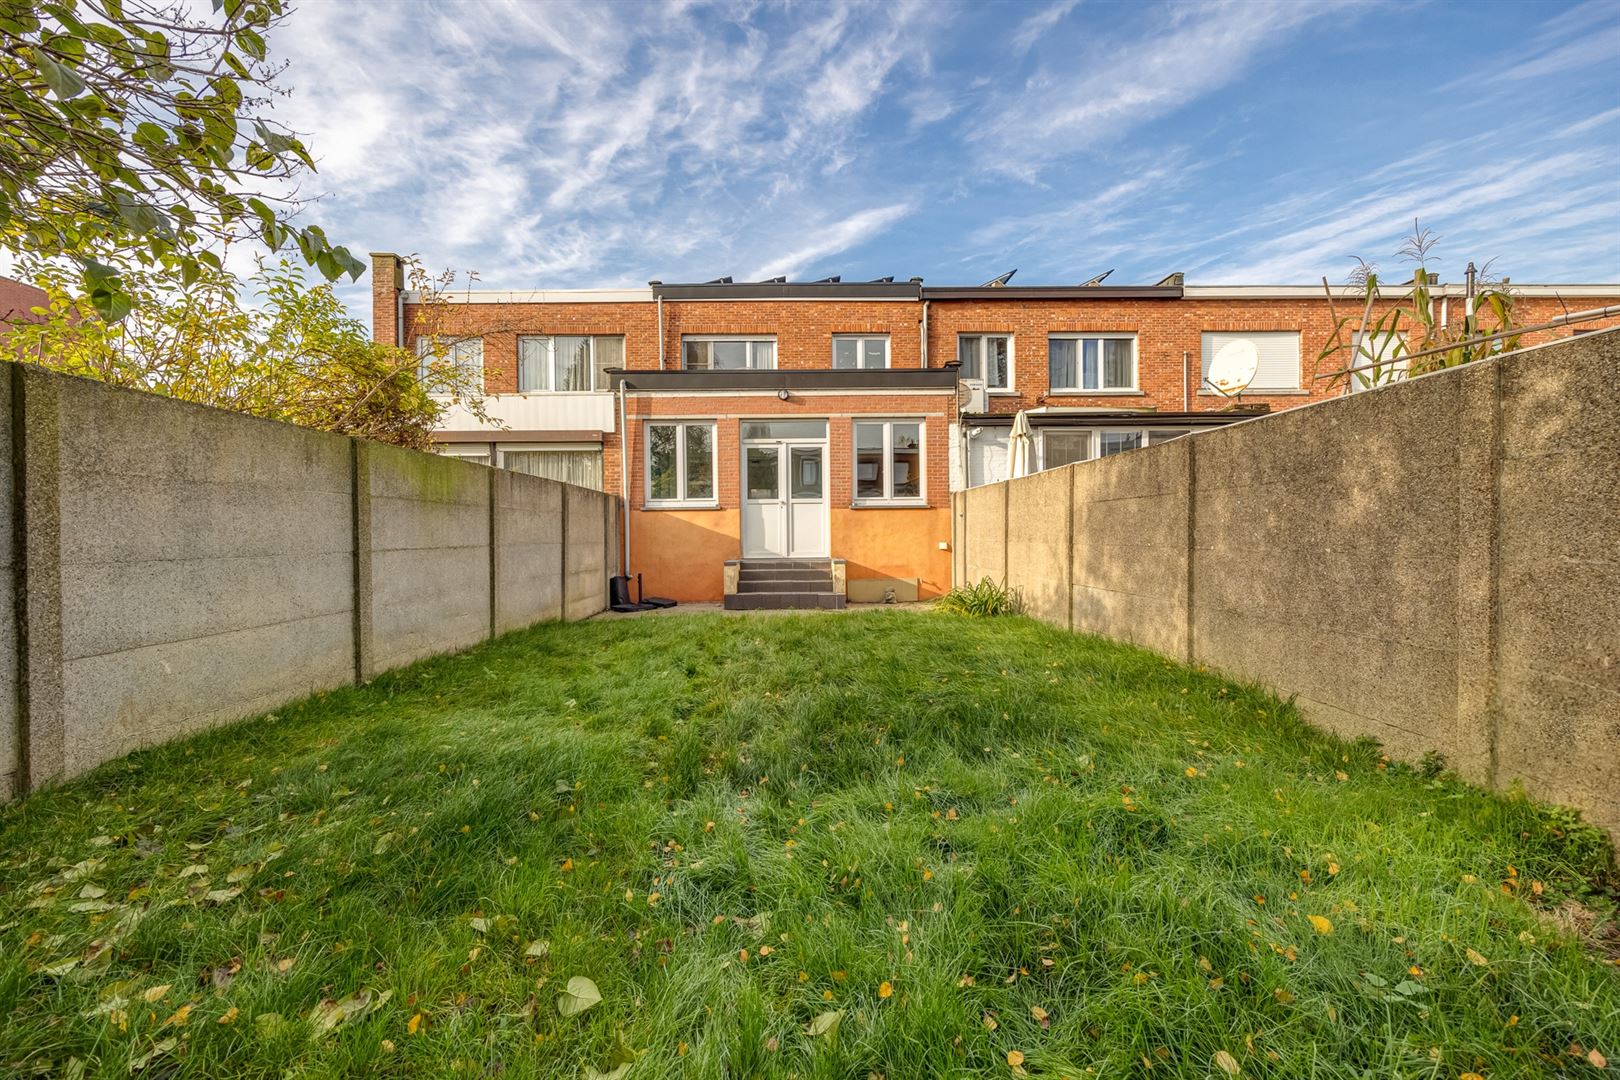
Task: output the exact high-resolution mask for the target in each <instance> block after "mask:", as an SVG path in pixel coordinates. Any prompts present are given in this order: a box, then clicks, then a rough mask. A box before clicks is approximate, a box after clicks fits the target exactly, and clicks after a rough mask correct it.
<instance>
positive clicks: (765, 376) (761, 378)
mask: <svg viewBox="0 0 1620 1080" xmlns="http://www.w3.org/2000/svg"><path fill="white" fill-rule="evenodd" d="M957 374H958V373H957V365H956V364H951V365H948V366H946V367H938V368H774V369H771V370H769V371H753V370H745V371H687V370H685V369H681V370H675V371H667V370H666V371H658V370H651V369H647V370H641V369H625V368H609V369H607V375H608V377H609V378H610V379H611V380H612V381H613V382H614V383H615V384H616V385H617V384H623V385H624V386H625V387H626V388H627V389H630V390H737V391H743V392H747V391H755V392H759V391H763V392H766V393H774V392H775V391H778V390H937V391H939V392H940V393H942V394H950V393H955V391H956V382H957Z"/></svg>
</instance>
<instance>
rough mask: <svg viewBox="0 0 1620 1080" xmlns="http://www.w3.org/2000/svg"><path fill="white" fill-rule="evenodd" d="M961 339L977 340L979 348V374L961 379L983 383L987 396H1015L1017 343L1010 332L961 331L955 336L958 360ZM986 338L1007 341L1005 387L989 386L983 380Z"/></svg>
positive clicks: (987, 380)
mask: <svg viewBox="0 0 1620 1080" xmlns="http://www.w3.org/2000/svg"><path fill="white" fill-rule="evenodd" d="M963 338H978V339H979V346H978V351H979V355H978V357H977V360H978V365H979V373H978V374H977V375H963V376H962V377H963V378H964V379H978V380H980V381H981V382H983V383H984V392H985V393H987V394H1017V393H1018V391H1017V390H1016V389H1015V386H1016V385H1017V382H1018V374H1017V372H1018V353H1017V343H1016V342H1015V341H1014V340H1013V335H1012V334H1011V333H1010V332H1008V331H1005V330H963V331H961V332H959V333H958V334H957V335H956V355H957V357H958V358H960V357H961V355H962V339H963ZM986 338H1006V339H1007V385H1006V386H991V385H990V380H989V379H986V378H985V374H984V373H985V365H984V342H985V339H986Z"/></svg>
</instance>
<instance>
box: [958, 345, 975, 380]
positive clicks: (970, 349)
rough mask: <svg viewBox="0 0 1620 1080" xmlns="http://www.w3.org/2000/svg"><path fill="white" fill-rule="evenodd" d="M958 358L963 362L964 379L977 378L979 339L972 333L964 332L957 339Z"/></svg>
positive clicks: (962, 375)
mask: <svg viewBox="0 0 1620 1080" xmlns="http://www.w3.org/2000/svg"><path fill="white" fill-rule="evenodd" d="M956 358H957V359H958V360H960V361H961V362H962V374H961V377H962V378H964V379H977V378H978V377H979V339H978V338H977V337H975V336H973V335H972V334H963V335H962V336H961V337H959V338H957V339H956Z"/></svg>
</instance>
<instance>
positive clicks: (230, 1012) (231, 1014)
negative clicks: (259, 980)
mask: <svg viewBox="0 0 1620 1080" xmlns="http://www.w3.org/2000/svg"><path fill="white" fill-rule="evenodd" d="M239 1011H240V1010H238V1009H237V1007H236V1006H235V1005H232V1006H231V1007H230V1008H228V1009H226V1010H225V1012H224V1014H223V1015H221V1016H220V1018H219V1019H218V1020H216V1021H214V1023H216V1024H234V1023H236V1016H237V1013H238V1012H239Z"/></svg>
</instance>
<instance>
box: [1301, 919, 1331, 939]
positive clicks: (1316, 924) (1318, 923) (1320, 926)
mask: <svg viewBox="0 0 1620 1080" xmlns="http://www.w3.org/2000/svg"><path fill="white" fill-rule="evenodd" d="M1306 917H1307V918H1308V919H1310V921H1311V926H1312V927H1313V928H1314V929H1315V930H1316V932H1317V933H1318V934H1323V935H1327V934H1331V933H1333V923H1332V922H1331V921H1330V920H1328V919H1327V918H1326V917H1325V916H1322V915H1308V916H1306Z"/></svg>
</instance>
